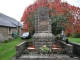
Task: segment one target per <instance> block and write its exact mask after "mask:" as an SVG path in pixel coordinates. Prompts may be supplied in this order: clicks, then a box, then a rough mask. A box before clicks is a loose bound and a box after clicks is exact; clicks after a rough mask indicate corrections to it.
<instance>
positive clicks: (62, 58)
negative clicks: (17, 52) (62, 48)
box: [12, 54, 80, 60]
mask: <svg viewBox="0 0 80 60" xmlns="http://www.w3.org/2000/svg"><path fill="white" fill-rule="evenodd" d="M12 60H80V59H79V58H77V57H74V58H70V57H69V56H68V55H66V54H54V55H53V54H52V55H50V56H49V55H26V54H25V55H22V56H20V57H19V58H18V59H16V58H15V57H13V58H12Z"/></svg>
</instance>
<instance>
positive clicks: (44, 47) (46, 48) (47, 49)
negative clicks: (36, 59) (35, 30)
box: [40, 45, 49, 52]
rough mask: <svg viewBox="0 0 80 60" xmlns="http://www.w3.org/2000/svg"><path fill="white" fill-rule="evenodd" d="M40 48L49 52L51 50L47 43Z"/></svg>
mask: <svg viewBox="0 0 80 60" xmlns="http://www.w3.org/2000/svg"><path fill="white" fill-rule="evenodd" d="M40 49H41V50H42V51H44V52H48V51H49V48H48V47H47V46H46V45H43V46H42V47H41V48H40Z"/></svg>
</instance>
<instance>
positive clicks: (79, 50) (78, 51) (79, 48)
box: [69, 42, 80, 56]
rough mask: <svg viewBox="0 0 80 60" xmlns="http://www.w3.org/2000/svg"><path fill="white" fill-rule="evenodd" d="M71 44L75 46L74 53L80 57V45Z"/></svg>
mask: <svg viewBox="0 0 80 60" xmlns="http://www.w3.org/2000/svg"><path fill="white" fill-rule="evenodd" d="M69 43H70V44H72V45H73V53H74V54H77V55H79V56H80V44H78V43H73V42H69Z"/></svg>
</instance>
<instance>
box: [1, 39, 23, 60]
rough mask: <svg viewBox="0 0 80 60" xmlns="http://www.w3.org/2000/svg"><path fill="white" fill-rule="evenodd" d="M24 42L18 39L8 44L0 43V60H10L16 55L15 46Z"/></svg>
mask: <svg viewBox="0 0 80 60" xmlns="http://www.w3.org/2000/svg"><path fill="white" fill-rule="evenodd" d="M21 42H22V39H21V38H17V39H15V40H13V41H10V42H7V43H0V60H10V59H11V58H12V57H13V56H14V55H15V53H16V49H15V46H16V45H17V44H19V43H21Z"/></svg>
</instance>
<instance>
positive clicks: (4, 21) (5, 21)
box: [0, 13, 22, 27]
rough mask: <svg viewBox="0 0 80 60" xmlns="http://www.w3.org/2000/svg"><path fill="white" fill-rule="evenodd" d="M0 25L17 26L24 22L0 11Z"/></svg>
mask: <svg viewBox="0 0 80 60" xmlns="http://www.w3.org/2000/svg"><path fill="white" fill-rule="evenodd" d="M0 25H1V26H7V27H17V26H21V27H22V24H21V23H20V22H18V21H17V20H15V19H14V18H11V17H9V16H6V15H4V14H2V13H0Z"/></svg>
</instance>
